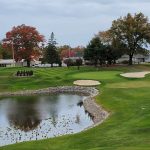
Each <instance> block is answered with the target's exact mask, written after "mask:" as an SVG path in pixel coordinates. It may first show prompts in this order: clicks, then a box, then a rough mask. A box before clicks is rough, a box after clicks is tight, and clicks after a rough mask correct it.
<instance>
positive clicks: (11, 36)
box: [3, 24, 44, 67]
mask: <svg viewBox="0 0 150 150" xmlns="http://www.w3.org/2000/svg"><path fill="white" fill-rule="evenodd" d="M43 41H44V36H43V35H40V34H39V32H38V31H37V30H36V28H34V27H31V26H26V25H24V24H23V25H20V26H17V27H13V28H12V30H11V31H9V32H7V33H6V38H5V39H4V40H3V46H4V47H5V48H6V49H7V50H12V48H13V50H14V55H15V60H16V61H20V60H22V59H25V60H26V61H27V66H28V67H30V61H31V60H32V59H35V58H37V57H38V56H39V55H40V54H41V49H40V46H39V45H40V43H42V42H43Z"/></svg>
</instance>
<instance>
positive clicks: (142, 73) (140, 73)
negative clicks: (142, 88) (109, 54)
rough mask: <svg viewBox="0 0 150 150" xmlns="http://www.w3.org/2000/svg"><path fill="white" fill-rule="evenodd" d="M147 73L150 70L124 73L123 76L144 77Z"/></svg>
mask: <svg viewBox="0 0 150 150" xmlns="http://www.w3.org/2000/svg"><path fill="white" fill-rule="evenodd" d="M146 74H150V71H143V72H133V73H124V74H121V76H123V77H126V78H144V77H145V75H146Z"/></svg>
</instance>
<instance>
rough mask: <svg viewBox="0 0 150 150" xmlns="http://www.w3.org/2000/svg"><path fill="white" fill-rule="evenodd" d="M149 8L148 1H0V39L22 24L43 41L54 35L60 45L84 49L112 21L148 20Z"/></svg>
mask: <svg viewBox="0 0 150 150" xmlns="http://www.w3.org/2000/svg"><path fill="white" fill-rule="evenodd" d="M149 7H150V1H149V0H142V1H141V0H132V1H131V0H29V1H27V0H11V1H4V0H0V18H1V30H0V39H2V38H4V36H5V33H6V32H7V31H9V30H10V29H11V28H12V27H13V26H16V25H20V24H23V23H24V24H27V25H31V26H35V27H37V29H38V30H39V32H40V33H42V34H44V35H45V36H46V38H48V37H49V35H50V33H51V32H52V31H53V32H55V34H56V38H57V39H58V43H60V44H71V45H73V46H75V45H86V44H87V43H88V41H89V40H90V39H91V38H92V36H93V35H94V34H95V33H97V32H98V31H100V30H106V29H108V28H109V27H110V26H111V22H112V20H114V19H117V18H119V17H120V16H123V15H126V14H127V13H128V12H131V13H136V12H143V13H144V14H145V15H146V16H149V15H150V11H149ZM149 17H150V16H149Z"/></svg>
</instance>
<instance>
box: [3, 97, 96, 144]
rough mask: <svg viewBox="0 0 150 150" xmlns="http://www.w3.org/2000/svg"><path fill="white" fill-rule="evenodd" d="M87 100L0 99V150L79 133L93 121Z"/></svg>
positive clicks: (51, 98)
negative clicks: (27, 142)
mask: <svg viewBox="0 0 150 150" xmlns="http://www.w3.org/2000/svg"><path fill="white" fill-rule="evenodd" d="M84 98H85V97H83V96H79V95H72V94H67V95H66V94H61V95H48V96H23V97H11V98H1V99H0V146H4V145H8V144H13V143H18V142H23V141H31V140H39V139H46V138H50V137H56V136H60V135H65V134H71V133H77V132H80V131H82V130H84V129H85V128H87V127H89V126H91V125H92V124H93V121H92V119H91V117H90V116H89V114H88V113H87V112H86V111H85V110H84V107H83V106H82V104H83V103H82V101H83V99H84Z"/></svg>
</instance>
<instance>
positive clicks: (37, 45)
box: [0, 13, 150, 67]
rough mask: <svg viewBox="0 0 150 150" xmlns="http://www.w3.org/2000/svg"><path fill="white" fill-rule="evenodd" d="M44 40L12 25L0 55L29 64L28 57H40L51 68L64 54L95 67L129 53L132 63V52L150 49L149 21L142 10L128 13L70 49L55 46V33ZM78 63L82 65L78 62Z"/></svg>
mask: <svg viewBox="0 0 150 150" xmlns="http://www.w3.org/2000/svg"><path fill="white" fill-rule="evenodd" d="M44 43H45V38H44V36H43V35H41V34H40V33H39V32H38V31H37V30H36V28H34V27H31V26H26V25H24V24H23V25H20V26H17V27H13V28H12V30H11V31H9V32H7V33H6V37H5V38H4V39H3V40H2V43H1V44H0V58H12V57H13V58H14V59H15V60H16V61H20V60H22V59H24V60H26V61H27V64H28V66H30V61H31V60H33V59H36V58H42V62H43V63H49V64H51V66H52V67H53V64H54V63H57V64H59V66H61V63H62V59H63V58H64V57H65V58H66V57H68V58H70V57H73V56H78V57H82V56H84V59H85V60H88V61H90V62H91V63H92V64H94V65H95V66H97V65H103V64H107V65H111V64H113V63H116V60H117V59H118V58H120V57H121V56H122V55H124V54H126V55H128V56H129V61H128V63H129V65H132V64H133V56H134V54H144V55H146V54H148V52H149V51H148V47H149V43H150V23H149V20H148V17H146V16H144V14H143V13H137V14H134V15H132V14H130V13H128V14H127V15H126V16H124V17H120V18H119V19H117V20H114V21H113V22H112V26H111V27H110V29H109V30H107V31H102V32H99V33H98V34H96V35H95V36H94V37H93V38H92V40H91V41H90V42H89V44H88V45H87V46H86V47H85V48H84V47H76V48H74V49H73V48H71V47H70V46H67V45H65V46H61V47H57V42H56V39H55V37H54V33H52V34H51V36H50V39H49V41H48V43H47V44H46V45H45V44H44ZM68 62H69V61H68ZM77 64H81V61H80V60H79V61H78V62H77Z"/></svg>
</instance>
